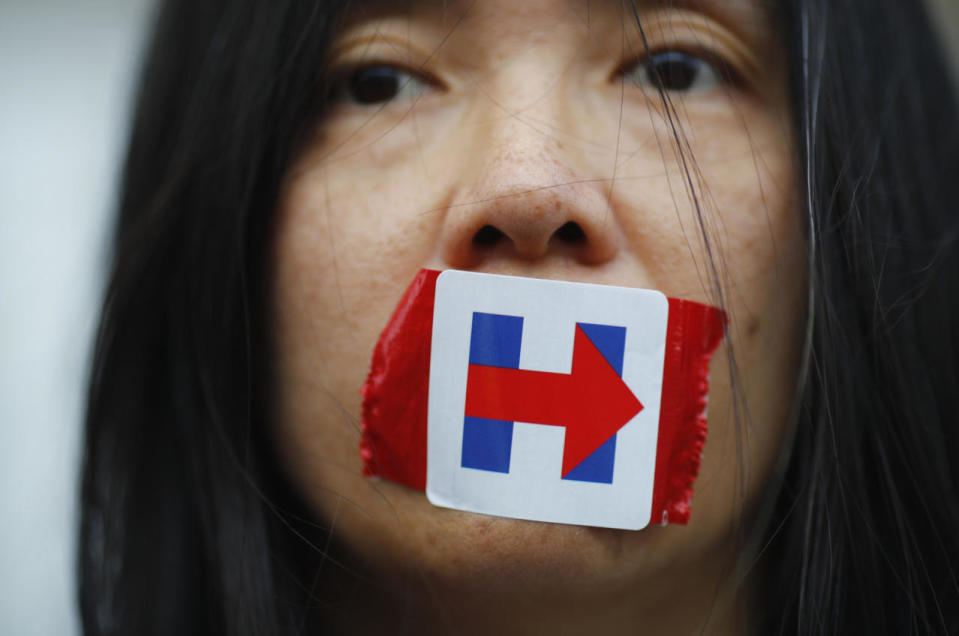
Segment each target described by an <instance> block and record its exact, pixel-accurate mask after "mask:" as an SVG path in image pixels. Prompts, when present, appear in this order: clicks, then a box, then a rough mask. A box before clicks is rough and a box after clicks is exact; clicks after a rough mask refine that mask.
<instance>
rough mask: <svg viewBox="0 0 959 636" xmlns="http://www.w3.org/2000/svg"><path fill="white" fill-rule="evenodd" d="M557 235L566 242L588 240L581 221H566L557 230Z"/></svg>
mask: <svg viewBox="0 0 959 636" xmlns="http://www.w3.org/2000/svg"><path fill="white" fill-rule="evenodd" d="M555 236H556V237H557V238H558V239H559V240H561V241H564V242H566V243H582V242H584V241H585V240H586V232H584V231H583V228H581V227H580V226H579V223H575V222H573V221H569V222H567V223H564V224H563V226H562V227H560V228H559V229H558V230H556V232H555Z"/></svg>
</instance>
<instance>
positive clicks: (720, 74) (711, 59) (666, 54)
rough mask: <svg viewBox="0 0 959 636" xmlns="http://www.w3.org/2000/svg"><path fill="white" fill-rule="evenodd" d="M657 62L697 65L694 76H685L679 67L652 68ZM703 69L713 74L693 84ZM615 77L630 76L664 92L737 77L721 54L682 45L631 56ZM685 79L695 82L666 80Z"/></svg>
mask: <svg viewBox="0 0 959 636" xmlns="http://www.w3.org/2000/svg"><path fill="white" fill-rule="evenodd" d="M654 64H661V65H665V64H674V65H676V64H690V65H693V66H695V67H696V68H695V70H694V73H695V74H694V75H693V77H691V78H690V77H684V76H683V74H682V73H681V72H678V73H677V71H678V69H673V72H670V71H669V70H668V69H658V70H657V69H655V68H653V65H654ZM704 71H705V72H708V73H709V74H710V76H707V77H706V79H705V80H704V81H705V86H704V85H700V86H693V85H692V84H695V82H696V81H697V80H698V79H699V78H698V77H697V76H698V75H700V74H702V73H703V72H704ZM637 73H641V75H639V76H638V77H633V78H630V76H631V75H636V74H637ZM616 77H622V78H624V79H627V80H631V81H632V83H633V84H635V85H636V86H639V87H640V88H652V89H654V90H659V89H662V90H664V91H665V92H681V93H703V92H707V91H709V90H712V89H714V88H716V87H717V86H721V85H724V84H730V83H735V82H737V81H738V78H737V76H736V75H735V74H734V73H732V72H731V70H730V65H729V64H728V63H727V62H726V61H725V60H723V59H722V58H721V57H719V56H718V55H715V54H712V53H709V52H703V51H687V50H683V49H680V48H674V49H661V50H659V51H652V52H650V54H649V55H648V56H645V57H643V58H641V59H639V60H632V61H630V62H628V63H627V64H624V65H623V66H622V67H620V70H619V71H618V72H617V73H616ZM686 80H689V81H690V82H692V84H690V85H687V86H686V87H684V88H671V87H669V86H666V84H669V83H670V82H671V81H672V82H677V81H678V82H680V83H683V82H684V81H686ZM702 81H703V80H700V82H702Z"/></svg>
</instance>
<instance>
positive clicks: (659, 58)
mask: <svg viewBox="0 0 959 636" xmlns="http://www.w3.org/2000/svg"><path fill="white" fill-rule="evenodd" d="M704 66H708V65H707V64H706V62H704V61H703V60H701V59H699V58H697V57H694V56H692V55H689V54H687V53H682V52H680V51H667V52H665V53H657V54H655V55H653V56H652V57H650V58H649V61H648V62H647V63H646V68H647V73H648V74H649V79H650V81H651V82H652V84H653V85H654V86H658V87H659V88H661V89H662V90H664V91H688V90H690V89H691V88H692V87H693V85H694V84H695V83H696V79H697V78H698V77H699V74H700V73H701V72H703V70H704V69H703V67H704Z"/></svg>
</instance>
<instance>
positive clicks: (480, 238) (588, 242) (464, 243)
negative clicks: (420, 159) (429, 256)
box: [441, 113, 622, 269]
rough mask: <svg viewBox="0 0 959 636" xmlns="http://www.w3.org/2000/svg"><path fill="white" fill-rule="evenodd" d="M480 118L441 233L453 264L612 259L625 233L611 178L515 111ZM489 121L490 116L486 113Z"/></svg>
mask: <svg viewBox="0 0 959 636" xmlns="http://www.w3.org/2000/svg"><path fill="white" fill-rule="evenodd" d="M500 115H501V117H500V118H499V120H498V121H496V120H494V121H493V123H492V124H489V123H488V124H487V125H486V126H477V127H476V131H475V134H473V135H470V136H469V137H468V139H469V142H468V143H469V145H470V147H469V148H461V150H460V152H461V156H466V157H468V159H467V160H464V161H463V162H462V163H461V167H460V168H459V172H460V174H458V175H457V178H458V180H459V181H458V183H459V187H458V188H457V189H456V194H455V195H454V196H453V197H451V199H450V203H449V206H448V208H447V209H446V210H445V214H446V217H445V219H444V226H443V230H442V233H441V249H442V258H443V259H444V261H445V262H446V263H447V264H448V265H449V266H450V267H453V268H455V269H478V268H487V269H495V264H498V263H503V262H509V261H514V262H518V263H523V264H527V265H528V264H531V263H533V262H542V261H566V262H567V264H568V263H570V262H572V263H576V264H580V265H589V266H596V265H601V264H603V263H606V262H608V261H610V260H612V259H613V258H614V257H615V255H616V253H617V251H618V249H619V243H620V237H621V236H622V235H621V233H620V232H619V229H618V221H617V218H616V214H615V213H614V210H613V207H612V204H611V198H610V196H609V191H608V187H609V181H608V180H606V179H603V178H593V179H590V178H588V175H587V174H586V172H587V170H588V168H584V167H583V166H577V165H575V164H576V162H575V159H574V154H575V153H574V152H572V151H567V150H566V149H565V148H564V146H563V144H562V142H561V141H560V140H559V139H557V138H556V137H555V136H553V135H551V134H549V133H544V132H542V131H541V130H539V129H538V128H534V127H531V126H529V125H527V124H525V123H523V122H522V121H518V120H517V119H516V118H513V117H503V116H502V113H500ZM486 121H487V122H489V121H490V120H489V119H487V120H486Z"/></svg>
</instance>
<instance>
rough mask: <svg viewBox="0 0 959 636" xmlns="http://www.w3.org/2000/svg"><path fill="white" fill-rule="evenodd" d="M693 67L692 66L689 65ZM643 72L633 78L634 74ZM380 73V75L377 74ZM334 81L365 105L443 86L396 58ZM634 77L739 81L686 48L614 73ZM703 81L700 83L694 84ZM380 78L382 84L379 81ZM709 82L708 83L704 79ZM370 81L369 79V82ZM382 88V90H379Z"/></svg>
mask: <svg viewBox="0 0 959 636" xmlns="http://www.w3.org/2000/svg"><path fill="white" fill-rule="evenodd" d="M653 64H660V65H665V64H673V65H677V64H687V65H690V66H695V69H694V70H693V73H694V74H693V76H692V77H689V76H688V75H684V74H683V73H682V72H681V70H680V69H676V68H674V69H673V70H672V72H669V71H668V70H666V69H659V70H656V69H654V68H653V67H652V66H651V65H653ZM686 70H689V69H686ZM704 71H705V72H708V73H709V74H710V75H709V76H707V77H706V79H705V80H699V77H698V76H699V75H701V74H702V73H703V72H704ZM363 73H365V74H367V79H368V80H371V81H372V82H373V85H368V86H366V87H365V88H366V89H367V91H366V95H365V96H359V95H358V93H359V92H360V89H361V88H362V87H360V86H359V85H358V81H359V76H360V74H363ZM637 73H639V74H640V75H638V76H635V77H633V78H630V76H631V75H636V74H637ZM377 74H379V77H377ZM337 75H338V77H337V78H336V80H335V81H334V83H333V90H332V91H331V98H332V99H333V101H335V102H341V103H351V104H354V105H358V106H363V107H374V106H379V107H382V106H385V105H386V104H388V103H390V102H391V101H393V100H395V99H397V98H400V97H402V96H403V94H404V93H406V97H410V98H416V97H419V96H420V95H422V94H424V93H425V92H427V91H428V90H430V88H437V87H440V86H441V84H440V82H438V81H437V80H435V79H433V78H432V77H430V76H429V75H428V74H426V73H425V72H424V71H423V70H422V69H415V70H414V69H410V68H408V67H405V66H403V65H400V64H395V63H392V62H386V61H383V62H372V63H367V64H364V65H362V66H355V67H352V68H349V69H346V70H343V71H341V72H340V73H338V74H337ZM614 76H615V77H621V78H624V79H626V80H629V81H631V83H633V84H634V85H636V86H638V87H639V88H641V89H645V88H652V89H656V90H658V89H660V88H662V89H663V90H665V91H667V92H682V93H699V92H706V91H708V90H711V89H713V88H715V87H716V86H719V85H723V84H729V83H733V82H735V81H737V77H736V75H735V74H734V73H732V72H731V71H730V67H729V65H728V64H727V63H726V62H725V61H724V60H722V58H720V57H718V56H716V55H712V54H709V53H704V52H699V51H684V50H682V49H679V48H676V49H662V50H659V51H654V52H651V53H650V55H649V56H646V57H644V58H642V59H639V60H632V61H630V62H628V63H627V64H624V65H623V66H621V67H620V69H619V70H618V71H617V72H616V74H615V75H614ZM687 80H688V81H689V82H691V83H690V84H688V85H687V86H685V87H679V88H670V87H668V86H665V85H666V84H668V83H670V82H672V83H674V84H675V83H676V82H679V83H680V84H682V83H684V82H686V81H687ZM697 80H699V81H700V84H701V85H700V86H694V84H695V83H696V82H697ZM377 81H379V82H380V85H379V86H377V85H376V84H375V83H376V82H377ZM703 81H704V82H705V86H704V85H702V82H703ZM368 83H369V82H368ZM377 91H379V92H377Z"/></svg>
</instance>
